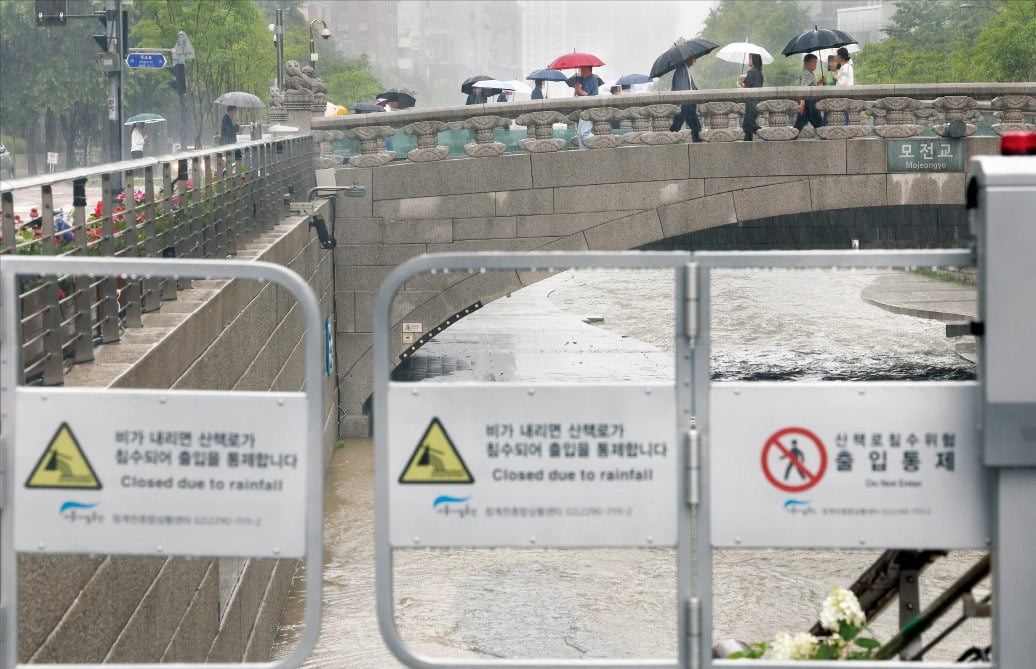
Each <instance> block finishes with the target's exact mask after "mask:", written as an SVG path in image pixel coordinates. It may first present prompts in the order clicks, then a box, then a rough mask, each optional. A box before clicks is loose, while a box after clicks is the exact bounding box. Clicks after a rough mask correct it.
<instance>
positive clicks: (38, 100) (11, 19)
mask: <svg viewBox="0 0 1036 669" xmlns="http://www.w3.org/2000/svg"><path fill="white" fill-rule="evenodd" d="M95 9H97V7H96V5H95V3H93V2H90V1H89V0H70V2H69V4H68V10H69V13H70V14H90V13H92V12H93V11H94V10H95ZM33 13H34V3H33V2H32V0H4V1H3V2H0V26H3V39H0V81H2V82H3V85H2V86H0V134H3V135H5V136H8V137H12V138H13V137H17V138H20V139H23V140H24V141H25V146H26V151H27V153H28V155H29V160H28V165H29V173H30V174H35V173H36V172H37V171H38V170H39V168H40V164H41V160H40V151H41V150H43V151H61V150H62V149H63V150H64V151H65V156H66V163H65V164H66V165H70V166H71V165H74V164H75V150H76V147H77V146H78V147H81V148H83V149H84V150H86V149H88V148H89V147H90V146H91V144H93V145H98V144H100V143H101V138H102V137H104V134H105V133H104V124H105V123H106V114H105V109H106V100H107V98H108V84H107V81H106V79H105V76H104V74H103V73H102V72H101V69H100V67H99V66H98V65H97V64H96V54H97V51H98V49H97V45H96V44H95V43H94V41H93V40H92V39H91V38H90V35H91V34H92V33H97V32H100V24H98V23H97V22H96V21H93V20H87V19H78V20H69V21H68V23H67V25H65V26H53V27H46V28H37V27H36V21H35V19H34V18H33ZM41 140H42V142H41Z"/></svg>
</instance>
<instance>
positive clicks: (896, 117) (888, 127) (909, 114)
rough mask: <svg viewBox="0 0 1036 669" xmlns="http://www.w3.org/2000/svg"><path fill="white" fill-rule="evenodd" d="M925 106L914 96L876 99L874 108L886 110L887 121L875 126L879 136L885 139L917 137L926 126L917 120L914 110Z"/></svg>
mask: <svg viewBox="0 0 1036 669" xmlns="http://www.w3.org/2000/svg"><path fill="white" fill-rule="evenodd" d="M923 107H924V103H922V102H920V101H919V100H915V99H913V98H904V97H889V98H880V99H878V100H875V101H874V108H875V109H881V110H883V111H884V112H885V123H883V124H882V125H879V126H877V127H875V128H874V132H875V133H877V134H878V136H879V137H884V138H885V139H903V138H906V137H916V136H917V135H920V134H921V133H922V132H924V128H925V127H924V126H923V125H921V124H920V123H918V122H917V116H915V114H914V110H916V109H921V108H923Z"/></svg>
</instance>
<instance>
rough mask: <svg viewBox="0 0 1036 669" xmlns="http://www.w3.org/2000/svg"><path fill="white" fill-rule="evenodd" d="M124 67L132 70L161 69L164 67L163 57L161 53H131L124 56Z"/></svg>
mask: <svg viewBox="0 0 1036 669" xmlns="http://www.w3.org/2000/svg"><path fill="white" fill-rule="evenodd" d="M126 65H127V66H129V67H132V68H145V69H156V70H157V69H161V68H163V67H165V55H164V54H161V53H131V54H130V55H128V56H126Z"/></svg>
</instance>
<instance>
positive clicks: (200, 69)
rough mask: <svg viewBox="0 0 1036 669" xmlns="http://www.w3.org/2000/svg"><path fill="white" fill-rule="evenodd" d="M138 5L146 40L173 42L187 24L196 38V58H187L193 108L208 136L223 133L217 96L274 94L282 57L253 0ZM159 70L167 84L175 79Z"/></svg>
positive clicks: (137, 31)
mask: <svg viewBox="0 0 1036 669" xmlns="http://www.w3.org/2000/svg"><path fill="white" fill-rule="evenodd" d="M133 10H134V11H133V13H134V15H135V17H136V22H135V24H134V25H133V30H132V33H131V34H132V37H133V38H136V39H138V40H140V41H141V42H142V43H146V44H168V45H169V47H171V46H172V45H173V44H175V43H176V37H177V33H178V32H179V31H181V30H182V31H184V32H186V33H187V36H188V38H189V39H190V40H191V44H192V45H193V46H194V50H195V58H194V59H193V60H188V61H187V84H188V93H187V99H188V108H189V109H190V112H191V115H192V117H193V120H194V127H195V128H197V129H198V132H199V134H200V135H201V136H202V137H204V138H206V139H207V138H208V137H210V136H211V135H216V134H218V133H219V125H218V124H219V120H220V119H219V116H218V112H217V107H216V105H214V104H213V100H215V99H216V98H217V97H219V96H220V95H222V94H223V93H226V92H227V91H245V92H248V93H254V94H256V95H258V96H259V97H260V99H266V98H267V97H268V87H269V86H270V83H271V82H272V81H273V74H274V68H275V67H276V59H277V57H276V52H275V50H274V47H273V41H272V39H271V35H270V32H269V30H267V28H266V25H267V24H266V21H265V20H264V17H263V15H262V12H260V11H259V8H258V7H257V6H256V4H255V2H254V1H253V0H137V1H136V2H135V3H134V5H133ZM153 76H155V78H156V83H161V84H166V83H168V81H169V79H170V77H169V73H168V72H156V73H154V75H153ZM210 130H211V132H209V131H210Z"/></svg>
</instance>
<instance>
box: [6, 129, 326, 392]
mask: <svg viewBox="0 0 1036 669" xmlns="http://www.w3.org/2000/svg"><path fill="white" fill-rule="evenodd" d="M311 161H312V138H311V137H310V136H308V135H307V136H295V137H288V138H283V139H274V140H261V141H253V142H243V143H241V144H236V145H233V146H232V147H225V148H221V149H217V150H211V149H210V150H199V151H192V152H186V153H179V154H175V155H171V156H163V157H160V158H146V159H139V160H130V161H123V162H121V163H113V164H109V165H104V166H100V167H91V168H83V169H78V170H73V171H69V172H63V173H59V174H48V175H45V176H40V177H31V178H27V179H18V180H13V181H3V182H0V190H2V193H0V208H2V226H0V240H2V241H0V257H3V258H5V259H6V258H8V257H18V256H55V257H78V258H86V257H110V258H138V257H139V258H159V257H166V258H169V257H176V258H227V257H232V256H234V255H235V254H236V253H237V251H238V249H239V248H240V247H241V246H242V245H244V244H247V243H250V242H252V241H254V240H256V239H257V238H258V237H259V235H260V234H261V233H262V232H263V231H265V230H269V229H270V228H272V227H273V226H274V225H275V224H276V223H277V221H278V220H279V218H280V217H281V216H282V215H283V214H286V213H287V209H286V207H285V206H284V204H285V196H286V195H287V194H289V193H296V194H298V193H305V192H306V190H307V189H308V188H310V187H312V186H313V182H314V175H313V171H312V169H308V168H309V167H310V163H311ZM136 175H140V176H136ZM141 176H142V179H143V183H142V187H139V188H138V187H137V184H138V183H139V182H140V180H141V178H140V177H141ZM95 179H96V180H98V181H99V182H100V183H99V185H100V199H99V200H98V201H97V203H96V206H95V207H94V208H92V209H91V208H90V203H88V201H87V184H88V182H89V181H91V180H95ZM68 182H70V183H71V184H72V202H71V204H70V205H68V207H64V206H63V205H61V204H60V203H58V202H56V201H55V194H54V189H55V186H56V185H59V184H64V183H68ZM120 183H124V184H125V185H126V186H125V188H124V189H123V190H122V191H121V192H119V191H118V189H117V187H116V185H117V184H120ZM25 189H29V190H31V191H34V189H39V194H38V196H37V195H35V194H33V195H31V196H28V197H30V198H31V202H32V203H33V204H36V203H38V204H39V205H40V209H39V210H38V212H37V213H38V216H37V217H36V218H34V219H31V220H24V221H22V222H21V223H19V222H18V221H17V220H16V214H15V211H16V207H18V206H19V202H18V201H16V197H20V193H21V192H23V191H24V190H25ZM185 287H187V283H186V282H183V281H181V282H174V281H171V280H169V279H161V278H158V277H148V278H140V279H137V280H134V281H128V280H127V279H126V278H125V277H119V276H106V277H87V276H80V277H75V278H73V277H70V276H68V275H51V276H46V277H40V278H33V279H31V280H29V279H27V280H25V281H23V282H22V285H20V286H19V296H20V297H21V303H20V309H19V317H20V319H21V322H22V330H23V333H24V340H23V358H24V367H23V369H22V371H21V379H22V380H23V381H24V380H28V381H33V382H36V383H41V384H43V385H59V384H61V383H62V378H63V376H64V373H65V371H66V368H67V366H69V365H72V364H75V363H80V362H88V361H90V360H93V358H94V347H95V346H96V345H98V344H107V343H113V342H116V341H118V340H119V338H120V333H121V331H122V330H123V329H124V328H134V327H141V314H143V313H147V312H151V311H157V310H159V309H161V306H162V302H164V301H169V300H175V299H176V293H177V290H178V289H182V288H185Z"/></svg>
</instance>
